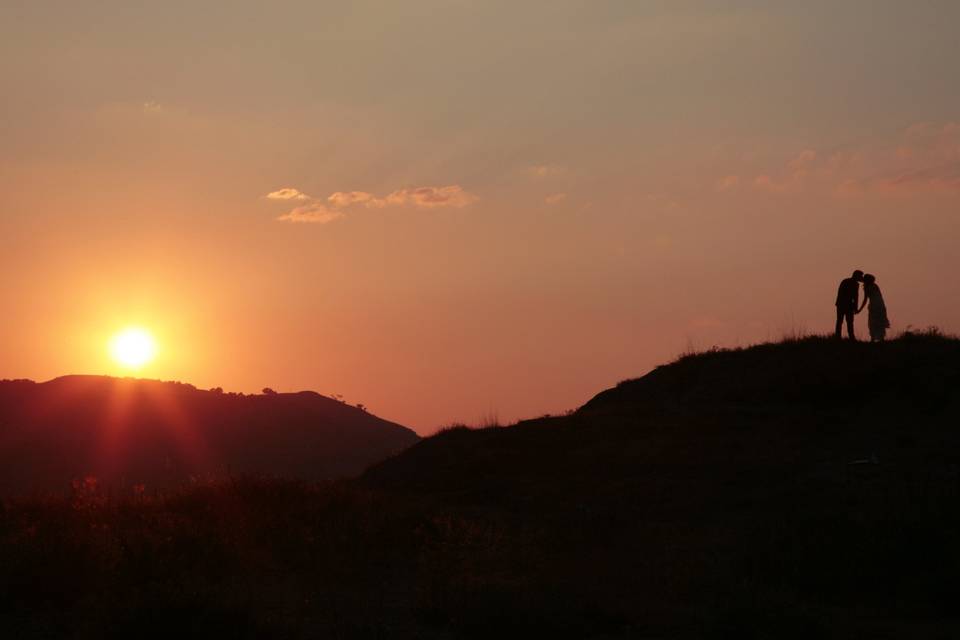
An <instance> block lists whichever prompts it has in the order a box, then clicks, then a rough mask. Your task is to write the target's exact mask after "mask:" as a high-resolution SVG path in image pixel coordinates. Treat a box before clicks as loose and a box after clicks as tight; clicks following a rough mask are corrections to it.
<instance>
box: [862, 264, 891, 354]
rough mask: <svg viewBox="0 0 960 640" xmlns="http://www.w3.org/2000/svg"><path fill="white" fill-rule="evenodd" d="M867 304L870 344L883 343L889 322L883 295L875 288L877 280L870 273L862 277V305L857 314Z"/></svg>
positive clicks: (878, 288)
mask: <svg viewBox="0 0 960 640" xmlns="http://www.w3.org/2000/svg"><path fill="white" fill-rule="evenodd" d="M867 303H870V308H869V309H868V310H867V326H868V327H869V328H870V342H883V339H884V338H886V337H887V329H889V328H890V320H888V319H887V305H885V304H884V303H883V294H882V293H880V287H878V286H877V278H876V276H874V275H873V274H872V273H868V274H866V275H865V276H863V304H862V305H860V308H859V309H857V313H860V312H861V311H863V308H864V307H865V306H867Z"/></svg>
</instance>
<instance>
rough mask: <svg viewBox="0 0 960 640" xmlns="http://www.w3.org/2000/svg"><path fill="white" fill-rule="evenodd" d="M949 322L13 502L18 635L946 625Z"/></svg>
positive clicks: (955, 552) (951, 590)
mask: <svg viewBox="0 0 960 640" xmlns="http://www.w3.org/2000/svg"><path fill="white" fill-rule="evenodd" d="M958 385H960V341H957V340H953V339H947V338H943V337H940V336H937V335H934V334H927V335H908V336H905V337H904V338H902V339H899V340H896V341H893V342H890V343H887V344H882V345H867V344H848V343H839V342H834V341H832V340H824V339H819V338H812V339H807V340H802V341H796V342H787V343H782V344H776V345H763V346H759V347H754V348H751V349H747V350H741V351H720V352H711V353H705V354H700V355H696V356H691V357H686V358H683V359H681V360H680V361H678V362H676V363H674V364H671V365H668V366H664V367H661V368H659V369H657V370H655V371H654V372H652V373H651V374H649V375H648V376H646V377H644V378H641V379H638V380H633V381H627V382H624V383H621V384H620V385H618V386H617V387H616V388H614V389H611V390H608V391H605V392H603V393H601V394H599V395H598V396H597V397H595V398H594V399H593V400H591V401H590V402H588V403H587V404H586V405H585V406H584V407H582V408H581V409H579V410H578V411H576V412H574V413H572V414H571V415H568V416H563V417H557V418H544V419H539V420H534V421H528V422H523V423H520V424H518V425H515V426H513V427H509V428H488V429H481V430H468V429H463V428H460V429H451V430H448V431H445V432H443V433H441V434H439V435H437V436H435V437H433V438H429V439H426V440H423V441H421V442H419V443H417V444H416V445H414V446H413V447H411V448H409V449H408V450H407V451H405V452H404V453H402V454H400V455H398V456H396V457H394V458H391V459H389V460H387V461H385V462H383V463H381V464H379V465H376V466H374V467H373V468H371V469H369V470H368V471H367V472H366V473H365V474H364V475H363V476H362V477H360V478H358V479H356V480H353V481H348V482H347V481H344V482H335V483H328V484H306V483H301V482H296V481H277V480H254V479H234V480H227V481H222V482H200V483H196V484H194V485H192V486H185V487H183V488H182V489H180V490H177V491H167V492H160V493H157V492H153V491H151V490H150V488H149V487H147V488H143V489H141V488H137V489H134V490H132V492H130V493H128V494H125V495H123V496H120V495H116V494H114V495H113V496H107V495H105V493H104V492H103V491H102V490H101V488H100V486H99V485H98V484H97V483H95V482H93V481H92V480H91V481H89V482H79V483H77V484H75V486H74V487H73V489H72V493H71V494H70V495H66V496H62V497H50V498H29V499H26V498H25V499H19V500H7V501H6V502H4V503H3V506H2V508H0V567H3V571H2V572H0V628H2V629H4V630H5V632H6V633H5V635H6V636H7V637H31V636H34V637H118V638H119V637H130V636H137V637H147V638H150V637H157V638H169V637H176V636H184V637H196V636H199V635H200V634H207V635H212V634H216V635H217V636H222V637H237V638H240V637H291V638H307V637H331V638H387V637H389V638H396V637H419V638H452V637H478V638H479V637H492V636H499V637H527V638H531V637H570V638H584V637H596V638H672V637H688V638H819V637H833V638H904V637H916V638H920V637H923V638H955V637H958V636H960V608H958V607H957V595H956V594H957V593H960V545H958V544H957V540H958V539H960V507H958V505H960V502H958V498H960V473H958V471H960V448H958V447H960V431H958V428H957V424H958V417H960V392H958V388H960V387H958Z"/></svg>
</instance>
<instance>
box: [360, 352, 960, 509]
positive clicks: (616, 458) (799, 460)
mask: <svg viewBox="0 0 960 640" xmlns="http://www.w3.org/2000/svg"><path fill="white" fill-rule="evenodd" d="M958 400H960V340H956V339H952V338H947V337H943V336H940V335H937V334H913V335H907V336H905V337H903V338H901V339H899V340H895V341H890V342H887V343H884V344H865V343H849V342H846V341H844V342H838V341H835V340H832V339H827V338H820V337H812V338H807V339H803V340H797V341H788V342H783V343H776V344H763V345H758V346H754V347H750V348H744V349H731V350H713V351H708V352H705V353H700V354H695V355H690V356H686V357H683V358H680V359H679V360H677V361H676V362H673V363H670V364H667V365H663V366H660V367H658V368H656V369H655V370H653V371H652V372H650V373H649V374H647V375H646V376H644V377H642V378H637V379H631V380H626V381H624V382H621V383H620V384H618V385H617V386H616V387H614V388H611V389H608V390H606V391H602V392H600V393H598V394H597V395H596V396H595V397H594V398H592V399H591V400H589V401H588V402H587V403H586V404H584V405H583V406H582V407H580V408H579V409H577V410H576V411H573V412H571V413H569V414H567V415H564V416H556V417H545V418H540V419H535V420H527V421H522V422H519V423H518V424H516V425H514V426H512V427H508V428H486V429H467V428H462V427H461V428H452V429H448V430H446V431H444V432H441V433H440V434H438V435H436V436H434V437H431V438H427V439H424V440H422V441H421V442H419V443H418V444H417V445H416V446H414V447H411V448H410V449H408V450H406V451H404V452H403V453H402V454H401V455H399V456H397V457H395V458H392V459H390V460H387V461H384V462H383V463H380V464H378V465H376V466H375V467H373V468H372V469H371V470H370V471H368V473H367V474H366V476H365V481H367V482H369V483H370V484H371V485H373V486H383V487H390V488H392V489H393V490H409V491H415V492H418V493H423V492H427V493H431V494H435V495H438V496H443V497H446V498H449V499H451V500H463V501H466V502H472V501H474V500H476V501H478V502H483V501H485V500H487V501H493V502H497V503H503V502H505V503H516V502H518V501H522V500H523V498H524V491H525V490H526V491H529V495H527V499H528V500H530V501H533V502H536V501H537V500H538V499H539V498H540V497H544V496H547V495H553V497H556V498H557V499H560V500H563V501H575V500H590V501H593V502H600V503H603V502H604V501H606V500H608V499H609V498H610V497H611V495H614V496H616V495H620V494H625V493H630V492H632V491H640V492H642V493H643V492H646V491H648V490H654V488H656V490H658V491H660V490H662V489H663V488H664V483H665V482H669V483H682V484H690V483H696V484H698V486H697V487H696V489H694V487H692V486H690V487H686V488H684V489H683V490H682V491H679V492H672V495H673V497H671V498H670V500H684V499H689V498H691V497H692V496H691V492H692V491H694V490H695V491H696V492H702V491H707V492H711V493H713V492H715V491H721V489H722V487H724V486H726V485H728V484H729V483H733V484H732V485H731V486H741V485H742V487H743V488H744V489H745V490H750V489H757V490H768V489H769V488H770V482H771V480H772V479H774V478H779V477H784V478H790V479H791V480H796V479H798V478H800V477H803V478H809V477H817V478H821V479H824V480H825V479H827V478H831V479H833V480H837V479H838V478H839V479H842V477H843V476H844V474H845V473H846V471H847V465H848V463H851V462H853V461H856V460H862V459H865V458H871V457H874V458H877V459H879V460H881V461H882V462H883V468H884V469H889V468H890V466H891V465H894V464H897V465H902V464H904V463H905V458H906V457H908V458H910V460H911V463H913V462H916V461H915V460H913V457H914V456H916V455H918V454H919V452H925V454H929V455H931V456H934V457H935V458H936V463H934V462H933V461H932V460H927V461H926V462H925V463H924V464H925V465H927V466H925V469H927V470H928V471H930V472H933V470H934V469H938V470H942V471H943V472H944V473H946V472H947V469H948V468H950V465H952V464H956V463H958V462H960V457H957V458H956V459H954V458H953V457H951V456H954V455H955V454H954V452H955V451H956V452H957V453H960V451H958V450H956V449H951V447H950V446H948V444H949V443H953V442H955V441H957V440H956V436H957V431H956V430H954V429H953V428H952V427H953V420H954V419H955V418H956V417H957V416H958V414H960V404H958ZM931 465H933V466H931ZM701 474H707V475H708V476H709V477H698V476H700V475H701ZM751 479H762V481H761V482H752V480H751ZM651 480H655V482H652V483H651V482H650V481H651ZM700 481H703V482H702V483H701V482H700ZM606 483H609V485H608V484H606ZM634 485H635V486H634ZM644 487H646V488H644ZM634 497H638V496H636V495H634ZM704 497H706V496H704Z"/></svg>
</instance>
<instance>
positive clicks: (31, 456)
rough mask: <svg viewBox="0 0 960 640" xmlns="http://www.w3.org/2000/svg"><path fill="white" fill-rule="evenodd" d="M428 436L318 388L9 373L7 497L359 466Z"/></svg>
mask: <svg viewBox="0 0 960 640" xmlns="http://www.w3.org/2000/svg"><path fill="white" fill-rule="evenodd" d="M417 440H418V437H417V435H416V434H415V433H414V432H413V431H411V430H409V429H407V428H405V427H401V426H400V425H397V424H394V423H392V422H388V421H386V420H382V419H380V418H377V417H376V416H373V415H371V414H369V413H367V412H365V411H362V410H361V409H358V408H356V407H351V406H349V405H346V404H343V403H341V402H338V401H336V400H333V399H330V398H326V397H324V396H321V395H319V394H317V393H313V392H309V391H304V392H301V393H269V394H257V395H241V394H235V393H223V392H221V391H220V390H213V391H204V390H200V389H196V388H195V387H193V386H192V385H189V384H181V383H176V382H160V381H157V380H138V379H132V378H111V377H107V376H65V377H62V378H57V379H55V380H51V381H49V382H44V383H34V382H31V381H29V380H13V381H9V380H8V381H0V495H10V494H15V493H16V494H23V493H28V492H31V491H56V490H64V489H65V488H67V487H69V486H70V483H71V481H72V480H74V479H77V478H84V477H86V476H95V477H96V478H97V480H98V482H99V483H101V484H102V485H106V486H111V487H113V488H114V489H120V488H122V487H123V486H132V485H135V484H145V485H147V486H149V487H150V488H151V489H153V488H156V487H170V486H174V485H178V484H182V483H184V482H186V481H188V480H189V479H190V478H191V477H194V478H195V477H198V476H200V477H207V476H214V477H225V476H227V475H228V474H242V473H247V474H265V475H282V476H287V477H298V478H303V479H314V480H320V479H325V478H331V477H338V476H345V475H355V474H357V473H360V472H361V471H362V470H363V469H364V468H365V467H366V466H368V465H369V464H371V463H372V462H375V461H377V460H380V459H382V458H383V457H385V456H387V455H390V454H393V453H396V452H397V451H399V450H400V449H403V448H404V447H406V446H409V445H410V444H412V443H413V442H416V441H417Z"/></svg>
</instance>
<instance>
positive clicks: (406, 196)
mask: <svg viewBox="0 0 960 640" xmlns="http://www.w3.org/2000/svg"><path fill="white" fill-rule="evenodd" d="M477 200H478V198H477V196H475V195H473V194H472V193H468V192H466V191H464V190H463V187H461V186H460V185H458V184H452V185H449V186H446V187H416V188H413V189H400V190H399V191H394V192H393V193H391V194H390V195H388V196H387V197H386V198H385V201H386V203H387V204H388V205H392V206H399V207H402V206H407V205H413V206H415V207H425V208H427V209H432V208H435V207H454V208H457V209H459V208H461V207H465V206H467V205H469V204H473V203H474V202H476V201H477Z"/></svg>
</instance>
